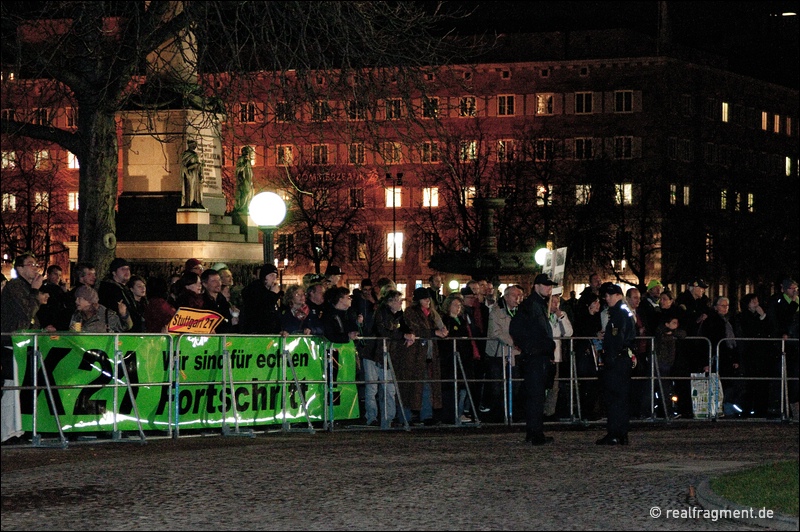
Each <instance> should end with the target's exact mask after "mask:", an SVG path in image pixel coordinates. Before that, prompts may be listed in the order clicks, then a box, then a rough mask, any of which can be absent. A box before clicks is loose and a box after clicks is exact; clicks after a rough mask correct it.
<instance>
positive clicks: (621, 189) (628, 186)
mask: <svg viewBox="0 0 800 532" xmlns="http://www.w3.org/2000/svg"><path fill="white" fill-rule="evenodd" d="M614 188H615V192H616V194H615V198H614V199H615V200H616V202H617V205H632V204H633V183H622V184H618V185H614Z"/></svg>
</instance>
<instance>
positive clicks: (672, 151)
mask: <svg viewBox="0 0 800 532" xmlns="http://www.w3.org/2000/svg"><path fill="white" fill-rule="evenodd" d="M694 153H695V143H694V142H692V141H691V140H690V139H679V138H677V137H669V138H668V139H667V157H668V158H670V159H672V160H673V161H682V162H686V163H690V162H694ZM703 156H704V161H705V163H706V164H707V165H709V166H722V167H724V168H729V167H733V168H738V169H740V170H742V169H743V170H755V171H758V172H761V173H769V174H778V173H780V174H783V175H785V176H787V177H791V176H792V175H795V174H796V173H797V170H798V169H797V161H796V160H795V159H792V158H791V157H788V156H782V155H780V154H777V153H766V152H756V151H754V150H744V149H741V148H739V147H738V146H730V145H727V144H717V143H714V142H707V143H706V144H705V145H704V148H703Z"/></svg>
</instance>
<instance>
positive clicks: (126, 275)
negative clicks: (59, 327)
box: [97, 257, 144, 332]
mask: <svg viewBox="0 0 800 532" xmlns="http://www.w3.org/2000/svg"><path fill="white" fill-rule="evenodd" d="M130 280H131V267H130V264H128V261H126V260H125V259H123V258H120V257H117V258H116V259H114V260H112V261H111V266H109V268H108V277H107V278H106V279H104V280H103V281H102V282H101V283H100V287H99V288H98V290H97V293H98V294H99V296H100V304H101V305H103V306H104V307H106V308H107V309H111V310H113V311H116V312H117V313H118V314H119V315H120V316H126V315H128V314H130V317H131V319H132V320H133V327H132V328H131V329H130V331H129V332H144V326H143V323H144V321H143V320H142V316H141V315H139V313H138V312H137V311H136V299H135V298H134V297H133V292H131V289H130V288H128V281H130Z"/></svg>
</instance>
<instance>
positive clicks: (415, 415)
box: [395, 287, 447, 425]
mask: <svg viewBox="0 0 800 532" xmlns="http://www.w3.org/2000/svg"><path fill="white" fill-rule="evenodd" d="M430 296H431V294H430V291H429V290H428V289H427V288H422V287H420V288H417V289H416V290H414V301H413V302H412V303H411V305H410V306H409V307H408V308H407V309H406V310H405V312H403V322H404V324H405V327H406V328H407V332H410V333H413V334H414V337H415V341H414V342H413V343H412V344H411V345H409V346H406V345H403V346H402V347H401V348H400V349H399V352H398V355H399V356H398V358H397V361H396V364H395V371H396V372H397V379H398V381H399V384H400V395H401V397H403V401H407V402H406V403H405V406H406V409H408V410H411V412H410V413H408V414H410V417H411V420H412V421H421V422H424V423H426V424H428V425H435V424H437V423H439V420H438V419H436V417H435V416H434V410H439V409H441V408H442V385H441V382H440V380H441V377H442V368H441V364H440V361H439V349H438V346H437V342H436V340H437V339H439V338H445V337H446V336H447V329H446V328H445V326H444V324H443V323H442V319H441V318H440V317H439V313H438V312H436V309H435V308H433V306H432V305H431V297H430Z"/></svg>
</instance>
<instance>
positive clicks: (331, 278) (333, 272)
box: [325, 266, 344, 288]
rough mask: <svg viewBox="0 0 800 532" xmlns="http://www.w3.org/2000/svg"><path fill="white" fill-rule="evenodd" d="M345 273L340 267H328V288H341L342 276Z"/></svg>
mask: <svg viewBox="0 0 800 532" xmlns="http://www.w3.org/2000/svg"><path fill="white" fill-rule="evenodd" d="M343 275H344V272H343V271H342V269H341V268H340V267H338V266H328V267H327V268H326V269H325V280H326V282H327V283H329V284H328V288H331V287H333V286H339V283H340V282H341V281H342V276H343Z"/></svg>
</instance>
